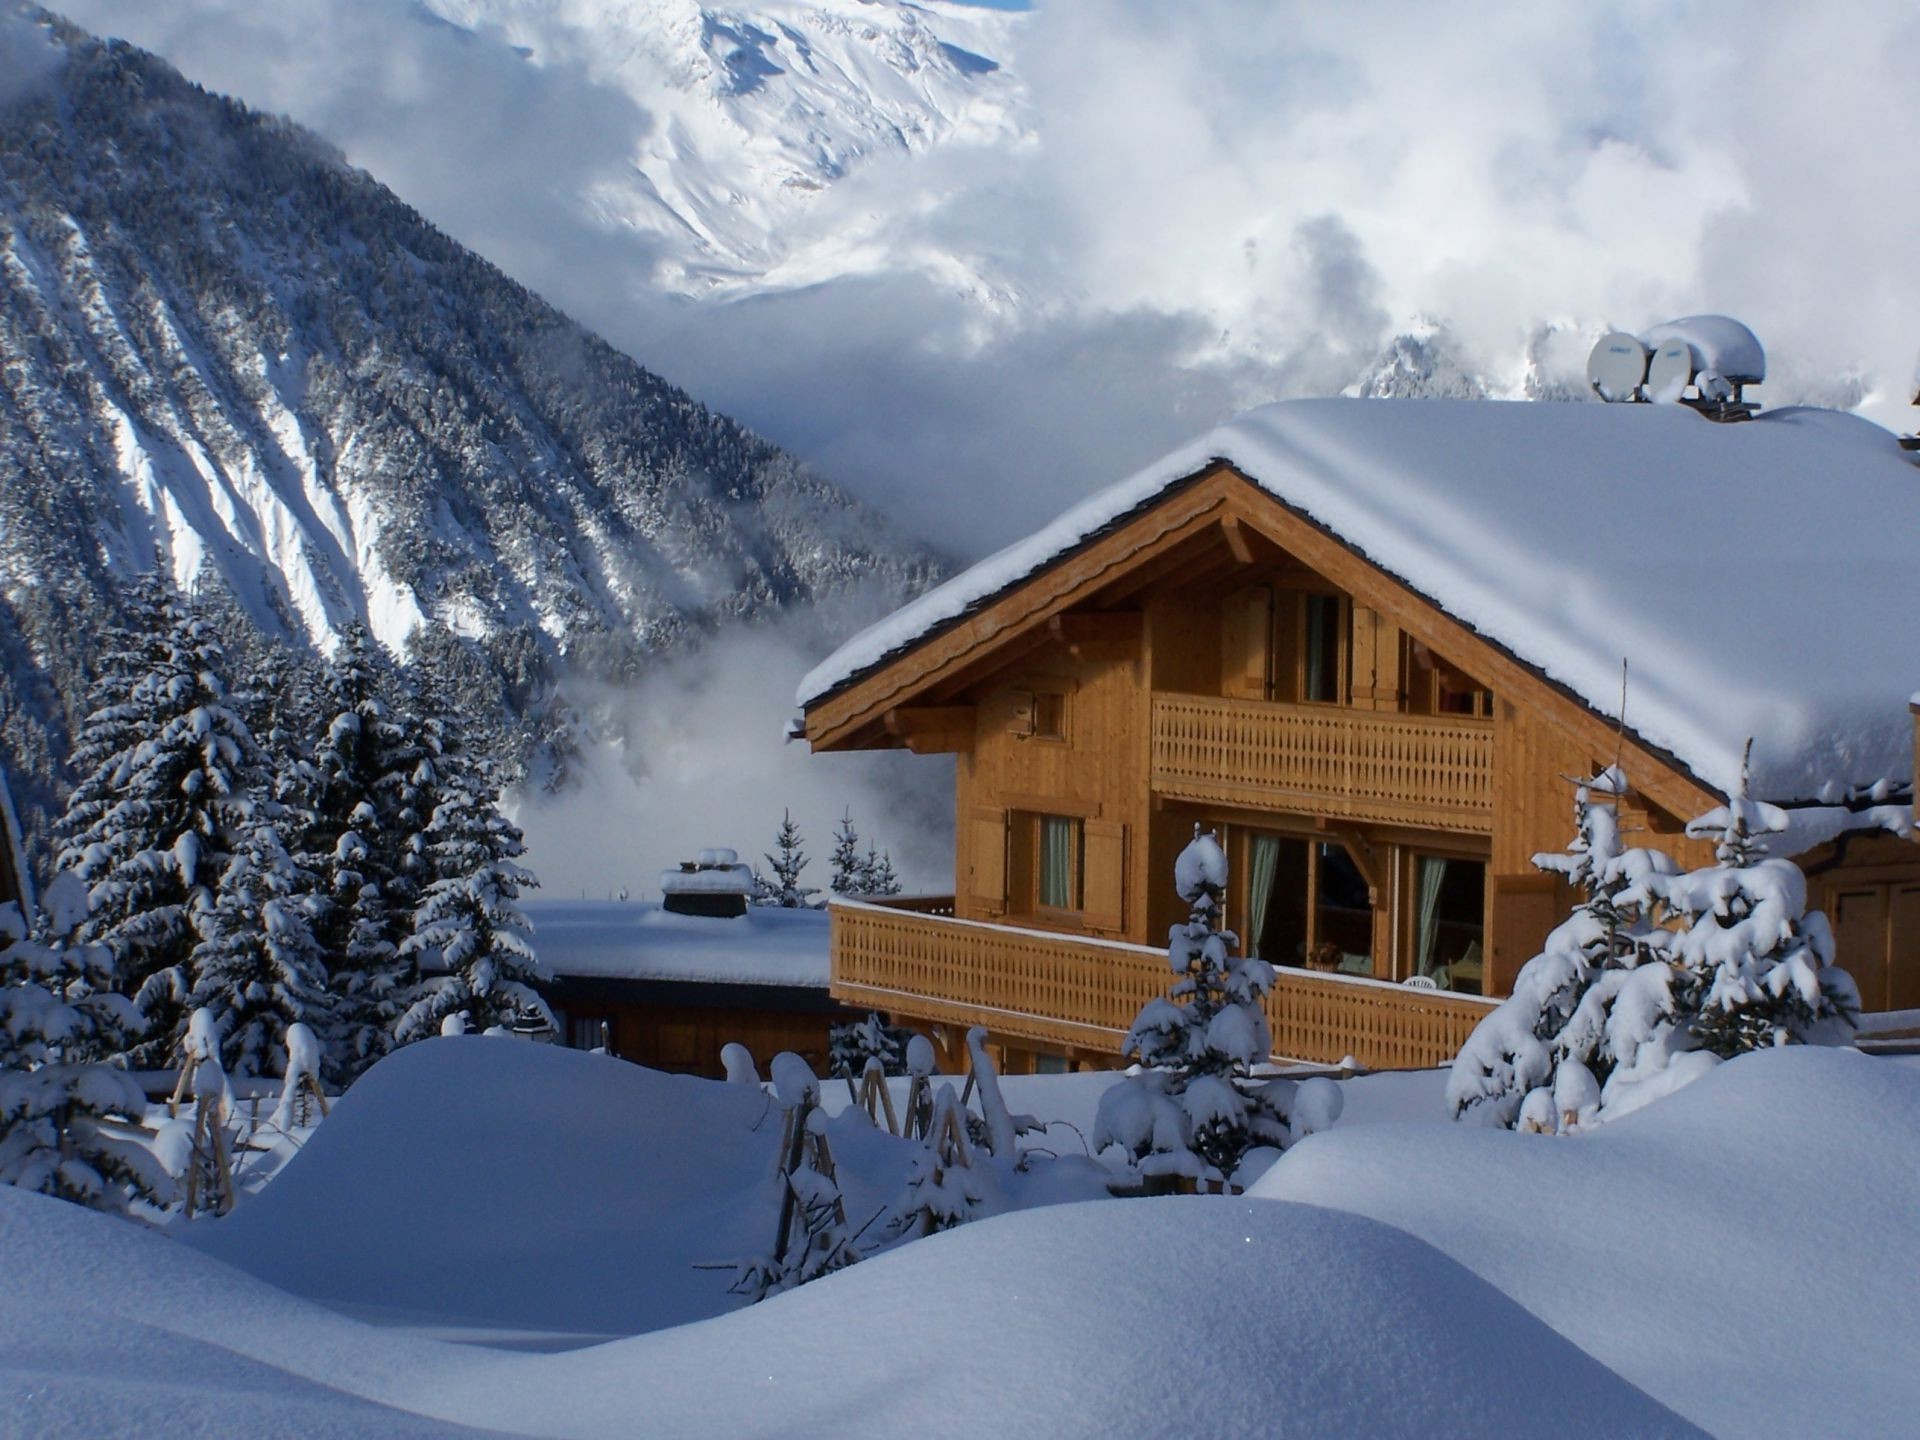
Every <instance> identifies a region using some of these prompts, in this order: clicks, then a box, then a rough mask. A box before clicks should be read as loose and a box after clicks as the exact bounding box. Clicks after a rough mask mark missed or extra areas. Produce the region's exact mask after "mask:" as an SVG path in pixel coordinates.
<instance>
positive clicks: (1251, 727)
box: [1153, 694, 1493, 834]
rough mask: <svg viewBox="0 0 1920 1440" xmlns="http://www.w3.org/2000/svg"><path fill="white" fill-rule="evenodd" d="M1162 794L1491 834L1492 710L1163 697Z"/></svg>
mask: <svg viewBox="0 0 1920 1440" xmlns="http://www.w3.org/2000/svg"><path fill="white" fill-rule="evenodd" d="M1153 788H1154V791H1155V793H1156V794H1160V795H1166V796H1169V797H1171V798H1174V799H1179V800H1196V801H1200V802H1203V803H1204V802H1213V803H1217V804H1227V805H1243V806H1254V807H1257V808H1262V809H1279V810H1290V811H1293V812H1295V813H1297V814H1303V815H1319V816H1329V817H1334V818H1339V819H1349V820H1371V821H1379V822H1383V823H1387V824H1405V825H1417V826H1425V827H1435V828H1439V829H1445V830H1456V831H1465V832H1468V833H1473V834H1486V833H1489V832H1490V831H1491V830H1492V829H1493V722H1492V721H1490V720H1463V719H1455V718H1452V717H1445V716H1440V717H1430V716H1420V715H1395V714H1390V713H1380V712H1375V711H1369V710H1349V709H1345V708H1343V707H1340V706H1334V705H1279V704H1273V703H1269V702H1266V701H1259V700H1222V699H1216V698H1213V697H1210V696H1204V695H1170V694H1159V695H1155V696H1154V697H1153Z"/></svg>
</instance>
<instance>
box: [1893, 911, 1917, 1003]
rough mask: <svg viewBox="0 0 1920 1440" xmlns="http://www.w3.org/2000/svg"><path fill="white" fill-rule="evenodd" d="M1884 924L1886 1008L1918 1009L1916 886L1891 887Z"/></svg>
mask: <svg viewBox="0 0 1920 1440" xmlns="http://www.w3.org/2000/svg"><path fill="white" fill-rule="evenodd" d="M1887 923H1888V924H1889V925H1890V926H1891V927H1892V932H1891V934H1890V935H1889V936H1888V945H1887V950H1888V960H1889V962H1890V967H1889V968H1890V971H1891V973H1890V974H1889V975H1888V977H1887V984H1888V989H1887V1008H1888V1009H1889V1010H1912V1009H1915V1008H1916V1007H1920V885H1899V886H1896V887H1895V888H1894V892H1893V908H1892V911H1891V913H1890V914H1889V916H1888V921H1887Z"/></svg>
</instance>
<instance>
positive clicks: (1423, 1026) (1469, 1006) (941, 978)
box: [832, 900, 1493, 1069]
mask: <svg viewBox="0 0 1920 1440" xmlns="http://www.w3.org/2000/svg"><path fill="white" fill-rule="evenodd" d="M832 935H833V938H832V944H833V975H832V992H833V996H834V998H835V999H837V1000H840V1001H841V1002H843V1003H844V1004H847V1005H850V1006H855V1007H864V1008H869V1009H876V1010H886V1011H891V1012H893V1013H894V1014H896V1015H898V1016H901V1017H903V1018H906V1019H911V1020H919V1021H924V1022H930V1023H936V1024H949V1025H959V1026H968V1025H985V1026H986V1027H987V1028H988V1029H990V1030H992V1031H993V1032H994V1033H995V1034H996V1035H998V1036H1002V1037H1005V1038H1008V1039H1013V1040H1025V1041H1029V1042H1033V1043H1036V1044H1039V1045H1042V1046H1048V1047H1056V1048H1069V1047H1070V1048H1073V1049H1078V1050H1092V1051H1096V1052H1100V1053H1104V1054H1108V1055H1112V1056H1113V1057H1114V1058H1115V1062H1116V1063H1118V1061H1119V1051H1120V1042H1121V1041H1122V1040H1123V1039H1124V1038H1125V1036H1126V1033H1127V1031H1128V1029H1129V1028H1130V1027H1131V1026H1132V1024H1133V1018H1134V1016H1135V1015H1136V1014H1137V1013H1139V1010H1140V1007H1141V1006H1142V1005H1144V1004H1145V1003H1146V1002H1147V1001H1149V1000H1151V999H1153V998H1154V997H1156V996H1160V995H1165V994H1166V993H1167V990H1168V987H1169V986H1170V985H1171V984H1172V983H1173V978H1174V977H1173V972H1172V970H1171V969H1170V968H1169V967H1168V964H1167V956H1166V952H1165V951H1163V950H1150V949H1148V948H1146V947H1145V946H1141V945H1122V944H1118V943H1115V942H1112V941H1103V940H1091V939H1083V938H1081V937H1079V936H1073V935H1054V934H1048V933H1047V932H1045V931H1039V930H1020V929H1015V928H1013V927H1011V926H1005V925H988V924H983V923H981V922H979V921H976V920H956V919H953V918H952V917H950V916H941V915H930V914H926V913H921V912H917V911H914V910H907V909H901V908H898V907H895V906H891V905H885V904H867V903H863V902H859V901H846V900H836V901H835V902H834V903H833V907H832ZM1492 1005H1493V1002H1492V1001H1490V1000H1482V999H1479V998H1478V997H1476V996H1470V995H1452V994H1446V993H1443V992H1437V991H1432V990H1409V989H1406V988H1404V987H1402V986H1399V985H1391V984H1387V983H1385V982H1383V981H1378V980H1366V979H1361V978H1359V977H1355V976H1344V975H1323V974H1318V973H1315V972H1311V971H1305V970H1290V969H1282V970H1280V971H1279V972H1278V979H1277V980H1276V982H1275V984H1274V989H1273V993H1272V994H1271V995H1270V996H1269V997H1268V999H1267V1019H1268V1022H1269V1024H1271V1026H1272V1027H1273V1053H1274V1055H1275V1057H1277V1058H1280V1059H1293V1060H1312V1061H1320V1062H1323V1063H1325V1064H1329V1065H1331V1064H1336V1063H1338V1062H1339V1061H1340V1060H1341V1059H1343V1058H1345V1057H1346V1056H1349V1055H1351V1056H1353V1057H1354V1058H1355V1059H1356V1060H1358V1061H1359V1062H1360V1063H1361V1064H1362V1065H1365V1066H1367V1067H1369V1068H1370V1069H1413V1068H1418V1067H1422V1066H1428V1065H1439V1064H1443V1063H1444V1062H1446V1061H1448V1060H1451V1059H1452V1058H1453V1056H1454V1055H1455V1054H1456V1053H1457V1052H1458V1051H1459V1049H1460V1046H1461V1044H1462V1043H1463V1042H1464V1041H1465V1040H1466V1038H1467V1036H1468V1034H1470V1033H1471V1032H1472V1030H1473V1027H1474V1026H1475V1025H1476V1024H1477V1023H1479V1021H1480V1019H1481V1017H1482V1016H1484V1015H1485V1014H1486V1013H1487V1011H1488V1010H1489V1009H1491V1008H1492Z"/></svg>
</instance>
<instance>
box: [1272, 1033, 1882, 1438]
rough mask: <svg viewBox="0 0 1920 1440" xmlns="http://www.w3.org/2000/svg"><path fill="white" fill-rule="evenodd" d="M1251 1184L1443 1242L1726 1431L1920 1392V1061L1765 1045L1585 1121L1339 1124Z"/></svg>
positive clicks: (1875, 1418)
mask: <svg viewBox="0 0 1920 1440" xmlns="http://www.w3.org/2000/svg"><path fill="white" fill-rule="evenodd" d="M1253 1193H1254V1194H1255V1195H1258V1196H1264V1197H1271V1198H1274V1199H1281V1200H1292V1201H1306V1202H1310V1203H1316V1204H1323V1205H1339V1206H1341V1207H1343V1208H1346V1209H1349V1210H1353V1211H1357V1212H1358V1213H1360V1214H1362V1215H1368V1216H1372V1217H1373V1218H1375V1219H1377V1220H1381V1221H1384V1222H1385V1223H1387V1224H1389V1225H1394V1226H1398V1227H1399V1228H1401V1229H1403V1230H1405V1231H1407V1232H1408V1233H1409V1234H1412V1235H1416V1236H1419V1237H1420V1238H1421V1239H1423V1240H1427V1241H1429V1242H1431V1243H1432V1244H1433V1245H1435V1246H1437V1247H1438V1248H1439V1249H1441V1250H1443V1251H1445V1252H1446V1253H1447V1254H1448V1255H1451V1256H1452V1257H1453V1258H1454V1259H1456V1260H1458V1261H1460V1262H1461V1263H1462V1264H1464V1265H1466V1266H1467V1267H1468V1268H1470V1269H1472V1270H1473V1271H1475V1272H1476V1273H1478V1274H1479V1275H1481V1276H1484V1277H1485V1278H1486V1279H1488V1280H1490V1281H1491V1282H1492V1283H1493V1284H1494V1285H1496V1286H1498V1287H1499V1288H1500V1289H1501V1290H1503V1291H1504V1292H1506V1293H1507V1294H1508V1295H1511V1296H1512V1297H1513V1298H1514V1299H1515V1300H1517V1301H1519V1302H1520V1304H1522V1305H1524V1306H1525V1307H1526V1308H1527V1309H1528V1310H1530V1311H1532V1312H1533V1313H1534V1314H1535V1315H1538V1316H1539V1317H1540V1318H1541V1319H1542V1320H1544V1321H1545V1322H1546V1323H1547V1324H1548V1325H1550V1326H1552V1327H1553V1328H1554V1329H1555V1330H1557V1331H1559V1332H1560V1333H1561V1334H1562V1335H1565V1336H1566V1337H1567V1338H1568V1339H1570V1340H1571V1341H1573V1342H1574V1343H1575V1344H1576V1345H1578V1346H1580V1347H1581V1348H1582V1349H1583V1350H1585V1351H1586V1352H1587V1353H1588V1354H1590V1355H1593V1356H1595V1357H1596V1358H1597V1359H1599V1360H1600V1361H1602V1362H1603V1363H1604V1364H1606V1365H1608V1366H1609V1367H1611V1368H1612V1369H1613V1370H1615V1371H1617V1372H1619V1374H1621V1375H1622V1376H1624V1377H1626V1378H1627V1379H1628V1380H1631V1381H1632V1382H1633V1383H1634V1384H1636V1385H1638V1386H1640V1387H1641V1388H1642V1389H1644V1390H1645V1391H1646V1392H1647V1393H1648V1394H1650V1395H1653V1396H1654V1397H1656V1398H1657V1399H1659V1400H1662V1401H1664V1402H1665V1403H1666V1404H1668V1405H1671V1406H1672V1407H1673V1408H1674V1409H1675V1410H1677V1411H1679V1412H1680V1413H1681V1414H1683V1415H1685V1416H1686V1417H1687V1418H1689V1419H1690V1420H1693V1421H1695V1422H1697V1423H1699V1424H1700V1425H1703V1426H1705V1427H1706V1428H1707V1429H1709V1430H1712V1431H1714V1432H1716V1433H1719V1434H1723V1435H1741V1436H1769V1435H1777V1436H1781V1437H1802V1436H1808V1435H1834V1434H1848V1435H1900V1434H1912V1433H1913V1430H1914V1417H1915V1416H1916V1415H1920V1370H1917V1369H1916V1368H1915V1367H1914V1366H1912V1365H1908V1364H1901V1363H1897V1362H1895V1361H1894V1360H1893V1358H1892V1357H1893V1355H1894V1354H1896V1353H1899V1352H1901V1351H1903V1350H1904V1349H1905V1348H1906V1346H1907V1343H1908V1341H1909V1339H1910V1337H1911V1336H1912V1335H1913V1333H1914V1324H1915V1322H1914V1315H1915V1303H1916V1298H1915V1297H1916V1287H1915V1284H1914V1277H1915V1270H1914V1259H1913V1257H1914V1256H1915V1255H1916V1254H1920V1206H1916V1204H1915V1199H1914V1197H1915V1196H1916V1195H1920V1068H1915V1067H1912V1066H1906V1065H1900V1064H1897V1063H1895V1062H1892V1061H1889V1060H1883V1059H1876V1058H1873V1057H1870V1056H1865V1055H1862V1054H1860V1053H1859V1052H1857V1051H1852V1050H1828V1049H1819V1048H1815V1047H1812V1046H1793V1047H1789V1048H1785V1049H1780V1050H1771V1051H1763V1052H1760V1053H1757V1054H1753V1055H1747V1056H1743V1057H1741V1058H1739V1059H1736V1060H1733V1061H1730V1062H1728V1063H1727V1064H1724V1065H1721V1066H1718V1067H1716V1068H1715V1069H1714V1070H1713V1071H1712V1073H1710V1074H1708V1075H1707V1076H1705V1077H1704V1078H1703V1079H1701V1080H1698V1081H1696V1082H1695V1083H1694V1084H1692V1085H1690V1086H1688V1087H1687V1088H1686V1089H1684V1090H1681V1091H1680V1092H1678V1093H1677V1094H1675V1095H1672V1096H1670V1097H1668V1098H1667V1099H1664V1100H1661V1101H1659V1102H1658V1103H1656V1104H1653V1105H1650V1106H1648V1107H1647V1108H1646V1109H1644V1110H1641V1111H1638V1112H1636V1113H1634V1114H1632V1115H1629V1116H1627V1117H1625V1118H1624V1119H1621V1120H1619V1121H1616V1122H1614V1123H1613V1124H1610V1125H1607V1126H1604V1127H1602V1128H1601V1129H1599V1130H1597V1131H1594V1132H1591V1133H1588V1134H1584V1135H1579V1136H1574V1137H1569V1138H1556V1137H1551V1136H1540V1135H1520V1134H1514V1133H1510V1132H1507V1131H1493V1130H1482V1129H1479V1128H1478V1127H1470V1126H1458V1127H1454V1128H1452V1129H1446V1128H1439V1127H1433V1126H1413V1125H1382V1126H1372V1127H1365V1128H1361V1129H1351V1130H1349V1129H1343V1128H1342V1127H1341V1126H1337V1125H1336V1126H1335V1127H1334V1128H1333V1129H1332V1130H1331V1131H1329V1132H1327V1133H1326V1134H1323V1135H1315V1136H1314V1137H1312V1138H1311V1139H1309V1140H1307V1141H1305V1142H1303V1143H1302V1144H1301V1145H1299V1146H1297V1147H1296V1148H1294V1149H1292V1150H1290V1151H1288V1152H1287V1154H1286V1155H1285V1156H1284V1157H1283V1158H1282V1159H1281V1161H1280V1162H1279V1163H1278V1164H1277V1165H1275V1166H1274V1167H1273V1169H1272V1170H1270V1171H1269V1172H1268V1173H1267V1175H1266V1176H1265V1178H1263V1179H1262V1180H1261V1181H1260V1182H1259V1183H1258V1184H1256V1185H1255V1186H1254V1191H1253ZM1516 1373H1523V1372H1516Z"/></svg>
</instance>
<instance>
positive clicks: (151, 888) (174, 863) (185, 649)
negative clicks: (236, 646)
mask: <svg viewBox="0 0 1920 1440" xmlns="http://www.w3.org/2000/svg"><path fill="white" fill-rule="evenodd" d="M156 618H158V619H159V620H160V621H161V622H162V623H163V625H164V638H163V639H162V640H160V641H159V642H158V643H156V644H155V645H153V647H152V649H151V650H150V651H149V652H147V654H148V656H149V658H148V660H147V663H146V667H145V669H144V670H143V671H141V672H140V673H138V674H137V675H135V676H134V677H133V679H132V681H131V684H126V685H125V686H124V695H123V694H121V693H119V692H120V689H121V686H122V684H123V683H124V682H122V681H115V682H114V684H113V685H111V686H109V687H107V688H106V689H105V690H104V691H103V694H102V701H103V703H101V704H98V705H96V706H95V708H94V712H93V714H92V716H90V717H89V723H88V731H89V734H90V737H92V736H97V737H98V738H99V743H98V744H94V745H90V747H89V749H88V752H87V756H88V759H89V760H90V761H91V762H92V763H91V765H90V768H89V769H88V771H87V772H86V773H85V774H83V776H82V777H81V781H80V783H79V785H78V786H76V788H75V791H74V802H73V803H72V804H70V805H69V807H68V810H67V814H66V816H65V818H64V819H63V821H62V823H61V826H60V827H59V834H60V837H61V840H62V842H63V843H62V847H61V851H60V856H59V861H58V863H59V865H60V867H61V868H62V869H70V870H72V871H73V872H74V873H75V874H76V875H78V876H79V878H80V879H81V880H82V881H83V882H85V883H86V884H87V886H88V887H89V896H90V900H91V904H92V906H93V910H92V913H91V914H90V915H89V916H88V917H87V919H86V920H85V921H84V922H82V927H81V929H82V934H81V937H80V938H82V939H84V940H97V941H101V942H103V943H105V944H106V945H107V947H108V948H109V949H110V950H111V951H112V952H113V957H114V963H115V965H116V967H117V971H118V977H119V982H120V985H121V988H122V989H123V991H128V992H131V993H133V995H134V998H135V1000H136V1001H137V1003H138V1004H139V1006H140V1009H141V1011H142V1012H143V1013H144V1014H145V1016H146V1019H147V1034H146V1037H145V1038H144V1039H143V1040H142V1041H141V1042H139V1043H138V1044H136V1045H135V1046H134V1047H133V1049H132V1050H131V1051H130V1052H129V1058H130V1059H131V1060H132V1061H133V1063H135V1064H137V1065H156V1064H162V1063H164V1062H165V1058H166V1056H167V1054H168V1052H169V1051H170V1050H171V1049H172V1046H173V1042H174V1038H175V1036H176V1035H177V1034H178V1033H179V1032H180V1030H181V1028H182V1027H183V1026H184V1025H185V1022H186V1012H185V1010H184V1009H183V1008H182V1006H183V1002H184V1000H185V998H186V995H187V993H188V991H189V990H190V989H191V981H190V972H189V967H188V959H189V957H190V956H191V954H192V952H193V949H194V947H195V945H197V944H198V943H199V940H200V926H201V924H202V923H203V922H204V920H205V919H206V917H207V916H208V915H209V914H210V912H211V911H212V908H213V904H214V898H215V895H216V893H217V889H218V886H219V883H220V877H221V874H222V872H223V871H224V870H225V868H226V863H227V854H228V850H229V847H230V844H231V840H232V836H233V835H234V833H235V831H236V830H237V828H238V827H239V826H240V825H241V824H243V823H244V822H245V821H246V819H247V818H248V816H249V815H250V814H251V810H252V806H253V803H254V800H253V791H254V787H255V786H256V785H258V784H259V782H260V780H261V778H262V767H261V757H260V754H259V751H258V748H257V747H256V746H255V745H254V742H253V738H252V736H251V735H250V734H249V733H248V731H247V727H246V725H245V723H244V722H243V721H242V720H241V718H240V716H239V714H238V713H237V712H236V711H235V710H234V709H233V707H232V706H231V705H230V704H229V703H228V699H227V690H226V685H225V683H224V682H223V680H222V679H221V670H222V667H223V655H222V651H221V648H220V644H219V641H218V639H217V637H216V636H215V635H214V633H213V629H212V627H211V626H210V625H209V624H207V622H206V621H205V620H203V619H202V618H201V617H200V616H199V615H198V614H197V613H196V612H195V610H194V607H193V606H192V604H191V603H190V602H188V601H186V600H183V599H181V598H180V597H178V596H174V595H168V596H166V597H165V598H164V600H163V601H162V602H161V605H160V610H159V615H158V616H157V617H156Z"/></svg>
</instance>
